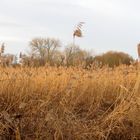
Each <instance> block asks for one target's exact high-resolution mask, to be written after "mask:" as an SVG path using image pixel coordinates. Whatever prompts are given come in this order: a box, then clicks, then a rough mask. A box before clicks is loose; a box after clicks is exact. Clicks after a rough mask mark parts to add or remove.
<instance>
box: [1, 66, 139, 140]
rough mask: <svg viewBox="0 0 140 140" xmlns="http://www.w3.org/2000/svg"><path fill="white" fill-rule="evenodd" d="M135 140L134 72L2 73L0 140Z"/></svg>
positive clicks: (16, 70) (136, 84) (56, 70)
mask: <svg viewBox="0 0 140 140" xmlns="http://www.w3.org/2000/svg"><path fill="white" fill-rule="evenodd" d="M139 139H140V75H139V72H138V70H137V69H136V68H135V67H134V66H130V67H127V66H120V67H118V68H115V69H110V68H107V67H104V68H102V69H95V70H92V69H89V70H85V69H82V68H64V67H60V68H55V67H42V68H0V140H139Z"/></svg>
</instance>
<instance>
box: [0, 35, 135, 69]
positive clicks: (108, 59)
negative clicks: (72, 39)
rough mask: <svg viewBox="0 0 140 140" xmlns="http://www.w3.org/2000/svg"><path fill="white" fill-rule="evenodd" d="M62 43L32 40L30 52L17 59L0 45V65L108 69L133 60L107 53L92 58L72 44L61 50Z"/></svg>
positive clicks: (117, 54) (128, 63) (51, 40)
mask: <svg viewBox="0 0 140 140" xmlns="http://www.w3.org/2000/svg"><path fill="white" fill-rule="evenodd" d="M61 47H62V43H61V41H60V40H58V39H55V38H34V39H32V40H31V41H30V42H29V48H30V51H29V52H28V53H22V52H21V53H20V55H19V61H18V62H17V60H18V58H17V56H15V55H12V54H5V53H4V50H5V45H4V44H2V45H1V49H0V64H1V65H3V66H10V65H22V66H32V67H39V66H45V65H50V66H67V67H69V66H82V67H84V68H88V67H91V66H96V67H102V66H104V65H108V66H109V67H114V66H119V65H120V64H126V65H130V64H131V63H132V62H133V61H134V59H133V58H132V57H131V56H130V55H129V54H126V53H123V52H113V51H109V52H107V53H104V54H101V55H97V56H93V54H92V53H91V52H89V51H86V50H83V49H81V48H80V47H79V46H78V45H75V44H74V43H72V44H68V45H66V46H65V48H64V49H63V50H62V49H61Z"/></svg>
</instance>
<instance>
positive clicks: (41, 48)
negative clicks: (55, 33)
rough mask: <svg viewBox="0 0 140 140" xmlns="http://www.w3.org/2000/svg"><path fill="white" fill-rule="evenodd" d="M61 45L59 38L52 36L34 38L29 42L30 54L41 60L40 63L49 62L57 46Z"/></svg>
mask: <svg viewBox="0 0 140 140" xmlns="http://www.w3.org/2000/svg"><path fill="white" fill-rule="evenodd" d="M60 46H61V43H60V41H59V40H57V39H54V38H34V39H33V40H32V41H31V42H30V47H31V51H32V54H34V55H36V56H37V57H39V58H40V59H41V60H42V63H43V64H45V63H46V62H48V63H51V61H52V58H53V55H54V54H55V51H56V50H57V48H59V47H60Z"/></svg>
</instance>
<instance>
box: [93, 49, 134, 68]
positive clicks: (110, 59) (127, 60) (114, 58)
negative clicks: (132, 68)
mask: <svg viewBox="0 0 140 140" xmlns="http://www.w3.org/2000/svg"><path fill="white" fill-rule="evenodd" d="M94 61H97V62H99V63H102V65H108V66H109V67H114V66H119V65H120V64H126V65H130V64H131V62H133V61H134V60H133V58H132V57H131V56H130V55H129V54H126V53H123V52H113V51H109V52H107V53H104V54H102V55H98V56H96V57H94Z"/></svg>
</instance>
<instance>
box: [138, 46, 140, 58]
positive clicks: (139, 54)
mask: <svg viewBox="0 0 140 140" xmlns="http://www.w3.org/2000/svg"><path fill="white" fill-rule="evenodd" d="M138 57H139V58H140V43H139V44H138Z"/></svg>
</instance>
